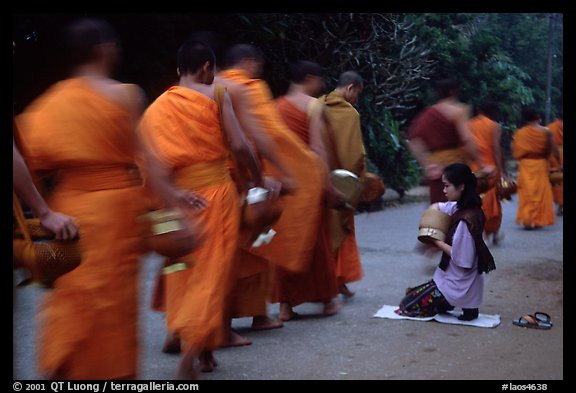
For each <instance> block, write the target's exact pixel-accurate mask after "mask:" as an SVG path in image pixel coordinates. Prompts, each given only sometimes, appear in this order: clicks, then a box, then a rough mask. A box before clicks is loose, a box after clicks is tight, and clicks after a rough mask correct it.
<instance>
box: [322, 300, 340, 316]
mask: <svg viewBox="0 0 576 393" xmlns="http://www.w3.org/2000/svg"><path fill="white" fill-rule="evenodd" d="M341 308H342V300H340V299H330V300H328V301H325V302H324V311H323V312H322V314H323V315H326V316H329V315H334V314H336V313H337V312H338V311H340V309H341Z"/></svg>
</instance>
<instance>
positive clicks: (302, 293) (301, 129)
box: [271, 97, 338, 307]
mask: <svg viewBox="0 0 576 393" xmlns="http://www.w3.org/2000/svg"><path fill="white" fill-rule="evenodd" d="M276 104H277V106H278V110H279V111H280V115H281V116H282V119H284V122H285V123H286V125H287V126H288V128H289V129H290V130H292V131H293V132H294V133H295V134H296V135H297V136H298V137H299V138H300V139H301V140H302V142H304V143H306V145H309V144H310V135H309V129H310V117H309V115H308V113H307V112H303V111H302V110H300V109H299V108H298V107H296V106H295V105H294V104H292V103H291V102H290V101H289V100H288V99H286V98H285V97H280V98H278V99H277V100H276ZM317 158H318V160H317V164H316V165H318V166H319V168H320V170H323V171H324V173H325V179H327V175H328V174H327V173H326V169H323V168H325V166H324V165H323V163H322V162H321V161H320V160H321V159H320V157H317ZM325 181H326V180H325ZM319 205H320V206H319V209H320V211H321V215H320V216H319V217H318V222H317V223H316V224H315V226H316V228H317V234H316V244H315V247H314V253H313V254H312V255H310V262H309V263H308V265H309V267H308V269H307V270H306V271H304V272H302V273H290V272H287V271H285V270H283V269H282V268H280V267H279V268H276V269H275V271H274V287H273V288H274V289H273V292H272V297H271V302H272V303H276V302H285V303H288V304H290V305H291V306H292V307H295V306H297V305H299V304H301V303H306V302H319V301H328V300H330V299H332V298H333V297H335V296H336V295H337V294H338V285H337V281H336V259H335V256H334V254H333V252H332V250H331V247H330V225H329V221H328V218H329V213H330V211H329V209H328V206H327V205H326V201H325V200H324V199H321V200H320V201H319Z"/></svg>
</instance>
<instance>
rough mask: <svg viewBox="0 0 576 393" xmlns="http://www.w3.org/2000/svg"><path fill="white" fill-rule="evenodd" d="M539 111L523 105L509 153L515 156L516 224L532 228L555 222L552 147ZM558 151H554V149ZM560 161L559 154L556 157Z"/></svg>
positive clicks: (548, 133)
mask: <svg viewBox="0 0 576 393" xmlns="http://www.w3.org/2000/svg"><path fill="white" fill-rule="evenodd" d="M540 119H541V117H540V114H539V113H538V112H537V111H536V110H535V109H534V108H531V107H524V108H522V120H523V121H524V123H525V124H524V127H522V128H520V129H519V130H517V131H516V132H515V133H514V136H513V138H512V156H513V157H514V158H515V159H517V160H518V212H517V214H516V224H520V225H523V226H524V229H535V228H539V227H542V226H545V225H552V224H554V223H555V217H554V200H553V196H552V185H551V184H550V175H549V172H548V159H549V157H550V154H551V153H552V151H553V143H554V142H553V140H552V133H551V132H550V130H549V129H548V128H546V127H543V126H542V125H541V124H540V121H541V120H540ZM556 152H557V151H556ZM555 158H556V159H557V160H558V161H560V157H558V156H556V157H555Z"/></svg>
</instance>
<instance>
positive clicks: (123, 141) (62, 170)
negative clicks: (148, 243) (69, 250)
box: [17, 78, 144, 380]
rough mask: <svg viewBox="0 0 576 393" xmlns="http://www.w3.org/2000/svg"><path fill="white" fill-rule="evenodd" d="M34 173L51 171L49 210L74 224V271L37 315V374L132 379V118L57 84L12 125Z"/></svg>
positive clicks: (139, 249) (79, 86) (135, 196)
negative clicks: (77, 252)
mask: <svg viewBox="0 0 576 393" xmlns="http://www.w3.org/2000/svg"><path fill="white" fill-rule="evenodd" d="M17 121H18V127H19V130H20V141H21V143H22V148H23V149H22V151H23V154H24V156H25V157H26V159H27V162H28V164H29V166H30V168H31V170H33V171H44V170H48V171H55V173H56V182H55V183H54V184H55V185H54V188H53V190H52V191H51V194H50V195H49V196H47V197H46V199H47V202H48V204H49V206H50V208H51V209H53V210H55V211H59V212H62V213H64V214H67V215H70V216H72V217H74V218H75V219H76V220H77V222H78V225H79V230H80V244H81V248H82V262H81V264H80V266H78V268H76V269H75V270H73V271H71V272H70V273H67V274H65V275H64V276H62V277H60V278H59V279H57V280H56V282H55V286H54V289H52V290H50V291H49V292H48V293H47V294H46V298H45V300H44V302H43V304H42V306H41V308H40V313H39V318H40V320H39V341H38V345H39V349H38V351H39V362H38V364H39V367H40V370H41V372H42V373H44V374H46V375H51V374H52V375H56V377H57V378H62V379H85V380H90V379H119V378H129V379H135V378H136V375H137V369H138V365H137V360H138V326H137V322H138V307H139V306H138V303H139V302H138V294H139V291H138V271H139V269H138V266H139V265H138V259H139V257H140V256H141V255H142V254H143V253H144V249H143V243H142V241H141V230H142V228H141V227H140V226H139V224H138V223H137V221H136V217H137V216H138V215H139V214H141V213H143V209H144V206H143V205H142V202H141V201H142V199H143V198H142V195H143V193H142V186H141V180H140V178H139V176H138V171H137V170H135V163H136V162H137V150H136V138H135V134H134V129H133V125H132V119H131V113H130V112H129V110H128V109H127V108H125V107H124V106H122V105H120V104H119V103H118V102H115V101H112V100H111V99H110V98H108V97H106V96H104V95H103V94H102V93H101V92H99V91H98V90H96V89H95V88H94V87H93V86H92V85H91V84H90V83H89V82H88V81H86V80H85V79H82V78H72V79H67V80H64V81H61V82H58V83H56V84H55V85H53V86H52V87H50V88H49V89H48V90H47V91H46V92H45V93H43V94H42V95H41V96H40V97H39V98H37V99H36V100H35V101H34V102H33V103H32V104H31V105H30V106H29V107H28V108H27V109H26V110H25V111H24V113H23V114H21V115H20V116H18V119H17Z"/></svg>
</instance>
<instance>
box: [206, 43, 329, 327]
mask: <svg viewBox="0 0 576 393" xmlns="http://www.w3.org/2000/svg"><path fill="white" fill-rule="evenodd" d="M263 66H264V58H263V56H262V53H261V52H260V51H259V50H258V49H257V48H256V47H254V46H252V45H248V44H237V45H234V46H233V47H231V48H229V49H228V50H227V52H226V68H225V69H224V70H223V71H222V72H220V73H219V74H218V78H217V81H216V83H222V84H224V85H225V86H226V88H227V89H228V91H229V92H230V96H231V98H232V103H233V105H234V110H235V111H236V113H237V114H238V119H239V120H240V123H241V125H242V129H243V130H244V132H246V135H247V137H248V139H249V140H250V141H251V142H252V143H253V146H254V147H255V149H256V151H257V152H258V155H259V157H261V159H262V162H263V168H264V173H265V174H266V176H267V177H269V178H272V179H275V180H276V181H279V182H280V183H281V187H282V188H284V189H287V190H288V193H287V194H285V195H282V196H281V197H280V199H281V202H282V204H283V206H284V207H283V211H282V214H281V216H280V218H279V220H278V221H277V222H276V223H275V224H274V225H273V226H272V228H273V229H274V230H275V231H276V235H275V237H274V238H273V239H272V241H271V242H270V243H268V244H264V245H261V246H259V247H251V244H244V245H241V248H240V250H239V254H238V255H239V258H238V263H239V266H241V267H240V270H241V272H240V280H239V281H238V284H237V291H236V297H235V298H234V299H232V310H233V311H232V316H233V317H247V316H252V317H254V318H253V321H254V323H253V324H252V327H253V328H254V329H267V328H274V327H279V326H282V323H281V321H273V320H271V319H270V318H268V317H267V312H266V311H267V308H266V300H267V297H268V296H269V295H270V291H271V288H270V282H271V280H270V265H271V264H274V265H276V266H282V267H283V268H284V269H286V270H288V271H291V272H302V271H304V270H306V269H307V268H308V265H309V262H310V255H311V254H312V252H313V250H314V243H315V235H316V232H317V231H316V230H317V223H318V216H319V214H320V209H319V207H320V206H319V205H320V199H321V198H322V191H323V183H322V180H323V177H322V171H321V169H320V168H319V167H318V165H317V157H316V156H315V155H314V153H312V152H311V151H310V150H309V149H308V147H307V146H306V144H305V143H303V142H302V141H301V140H300V139H298V137H297V136H296V135H294V133H293V132H292V131H290V129H288V127H286V125H285V123H284V122H283V121H282V118H281V116H280V114H279V112H278V109H277V107H276V105H275V103H274V100H273V98H272V93H271V91H270V88H269V87H268V84H267V83H266V82H265V81H264V80H262V79H260V78H261V73H262V68H263ZM233 336H234V335H233ZM236 338H237V337H236Z"/></svg>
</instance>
